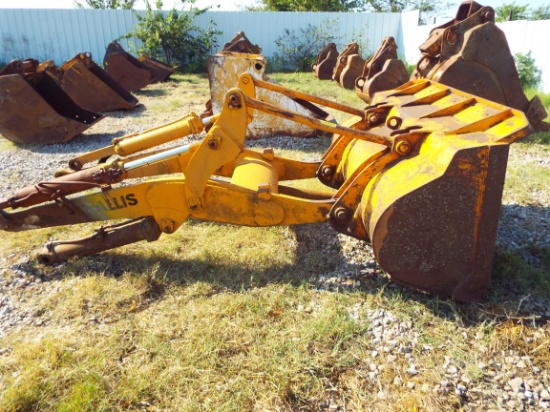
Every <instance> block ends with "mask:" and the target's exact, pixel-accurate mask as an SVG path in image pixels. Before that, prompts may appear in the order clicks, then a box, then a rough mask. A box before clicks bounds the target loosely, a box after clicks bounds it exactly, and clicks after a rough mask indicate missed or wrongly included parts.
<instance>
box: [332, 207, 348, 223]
mask: <svg viewBox="0 0 550 412" xmlns="http://www.w3.org/2000/svg"><path fill="white" fill-rule="evenodd" d="M334 218H335V219H336V220H338V221H339V222H345V220H346V219H347V218H348V211H347V210H346V208H345V207H338V208H337V209H336V210H335V211H334Z"/></svg>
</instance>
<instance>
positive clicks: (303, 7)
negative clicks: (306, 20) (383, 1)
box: [261, 0, 367, 11]
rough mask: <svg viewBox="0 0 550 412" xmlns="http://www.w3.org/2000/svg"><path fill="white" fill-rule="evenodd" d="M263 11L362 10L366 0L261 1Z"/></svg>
mask: <svg viewBox="0 0 550 412" xmlns="http://www.w3.org/2000/svg"><path fill="white" fill-rule="evenodd" d="M261 3H262V5H263V6H262V7H261V9H262V10H265V11H352V10H364V9H365V6H366V4H367V0H261Z"/></svg>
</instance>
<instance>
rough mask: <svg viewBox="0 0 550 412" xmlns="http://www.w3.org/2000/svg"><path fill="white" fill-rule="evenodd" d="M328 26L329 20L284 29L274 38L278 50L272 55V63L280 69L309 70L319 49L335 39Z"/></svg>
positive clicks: (329, 25)
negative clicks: (316, 24) (319, 23)
mask: <svg viewBox="0 0 550 412" xmlns="http://www.w3.org/2000/svg"><path fill="white" fill-rule="evenodd" d="M334 23H335V22H333V24H334ZM336 24H337V23H336ZM328 27H332V25H331V24H330V22H325V23H324V24H322V25H319V26H313V25H311V24H308V25H307V27H306V28H304V29H302V28H301V29H299V30H297V31H296V30H288V29H285V30H284V34H283V35H282V36H279V37H278V38H277V39H276V40H275V44H276V45H277V47H278V48H279V52H278V53H275V54H274V56H273V57H274V61H273V65H274V66H276V68H277V69H280V70H297V71H309V70H311V65H312V64H313V63H314V62H315V58H316V56H317V53H318V52H319V50H321V49H322V48H323V47H324V46H325V45H326V44H327V43H330V42H335V41H337V38H336V37H335V36H334V34H333V32H332V31H329V30H328V29H327V28H328Z"/></svg>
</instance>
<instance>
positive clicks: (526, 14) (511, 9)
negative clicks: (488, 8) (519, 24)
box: [495, 2, 550, 22]
mask: <svg viewBox="0 0 550 412" xmlns="http://www.w3.org/2000/svg"><path fill="white" fill-rule="evenodd" d="M495 20H496V21H498V22H503V21H510V20H550V5H546V6H540V7H538V8H536V9H535V10H533V11H530V10H529V5H528V4H523V5H519V4H516V3H515V2H512V3H510V4H506V3H505V4H503V5H502V7H496V8H495Z"/></svg>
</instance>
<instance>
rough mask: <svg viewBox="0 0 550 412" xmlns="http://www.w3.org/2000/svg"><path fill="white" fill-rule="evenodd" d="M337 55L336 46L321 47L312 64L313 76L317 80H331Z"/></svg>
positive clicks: (332, 44) (330, 44) (331, 44)
mask: <svg viewBox="0 0 550 412" xmlns="http://www.w3.org/2000/svg"><path fill="white" fill-rule="evenodd" d="M339 55H340V54H339V53H338V50H337V49H336V44H334V43H329V44H327V45H326V46H325V47H323V48H322V49H321V51H320V52H319V53H318V54H317V59H316V60H315V63H314V64H313V67H312V69H313V75H314V76H315V77H317V78H318V79H319V80H332V74H333V73H334V66H336V61H337V60H338V56H339Z"/></svg>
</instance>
